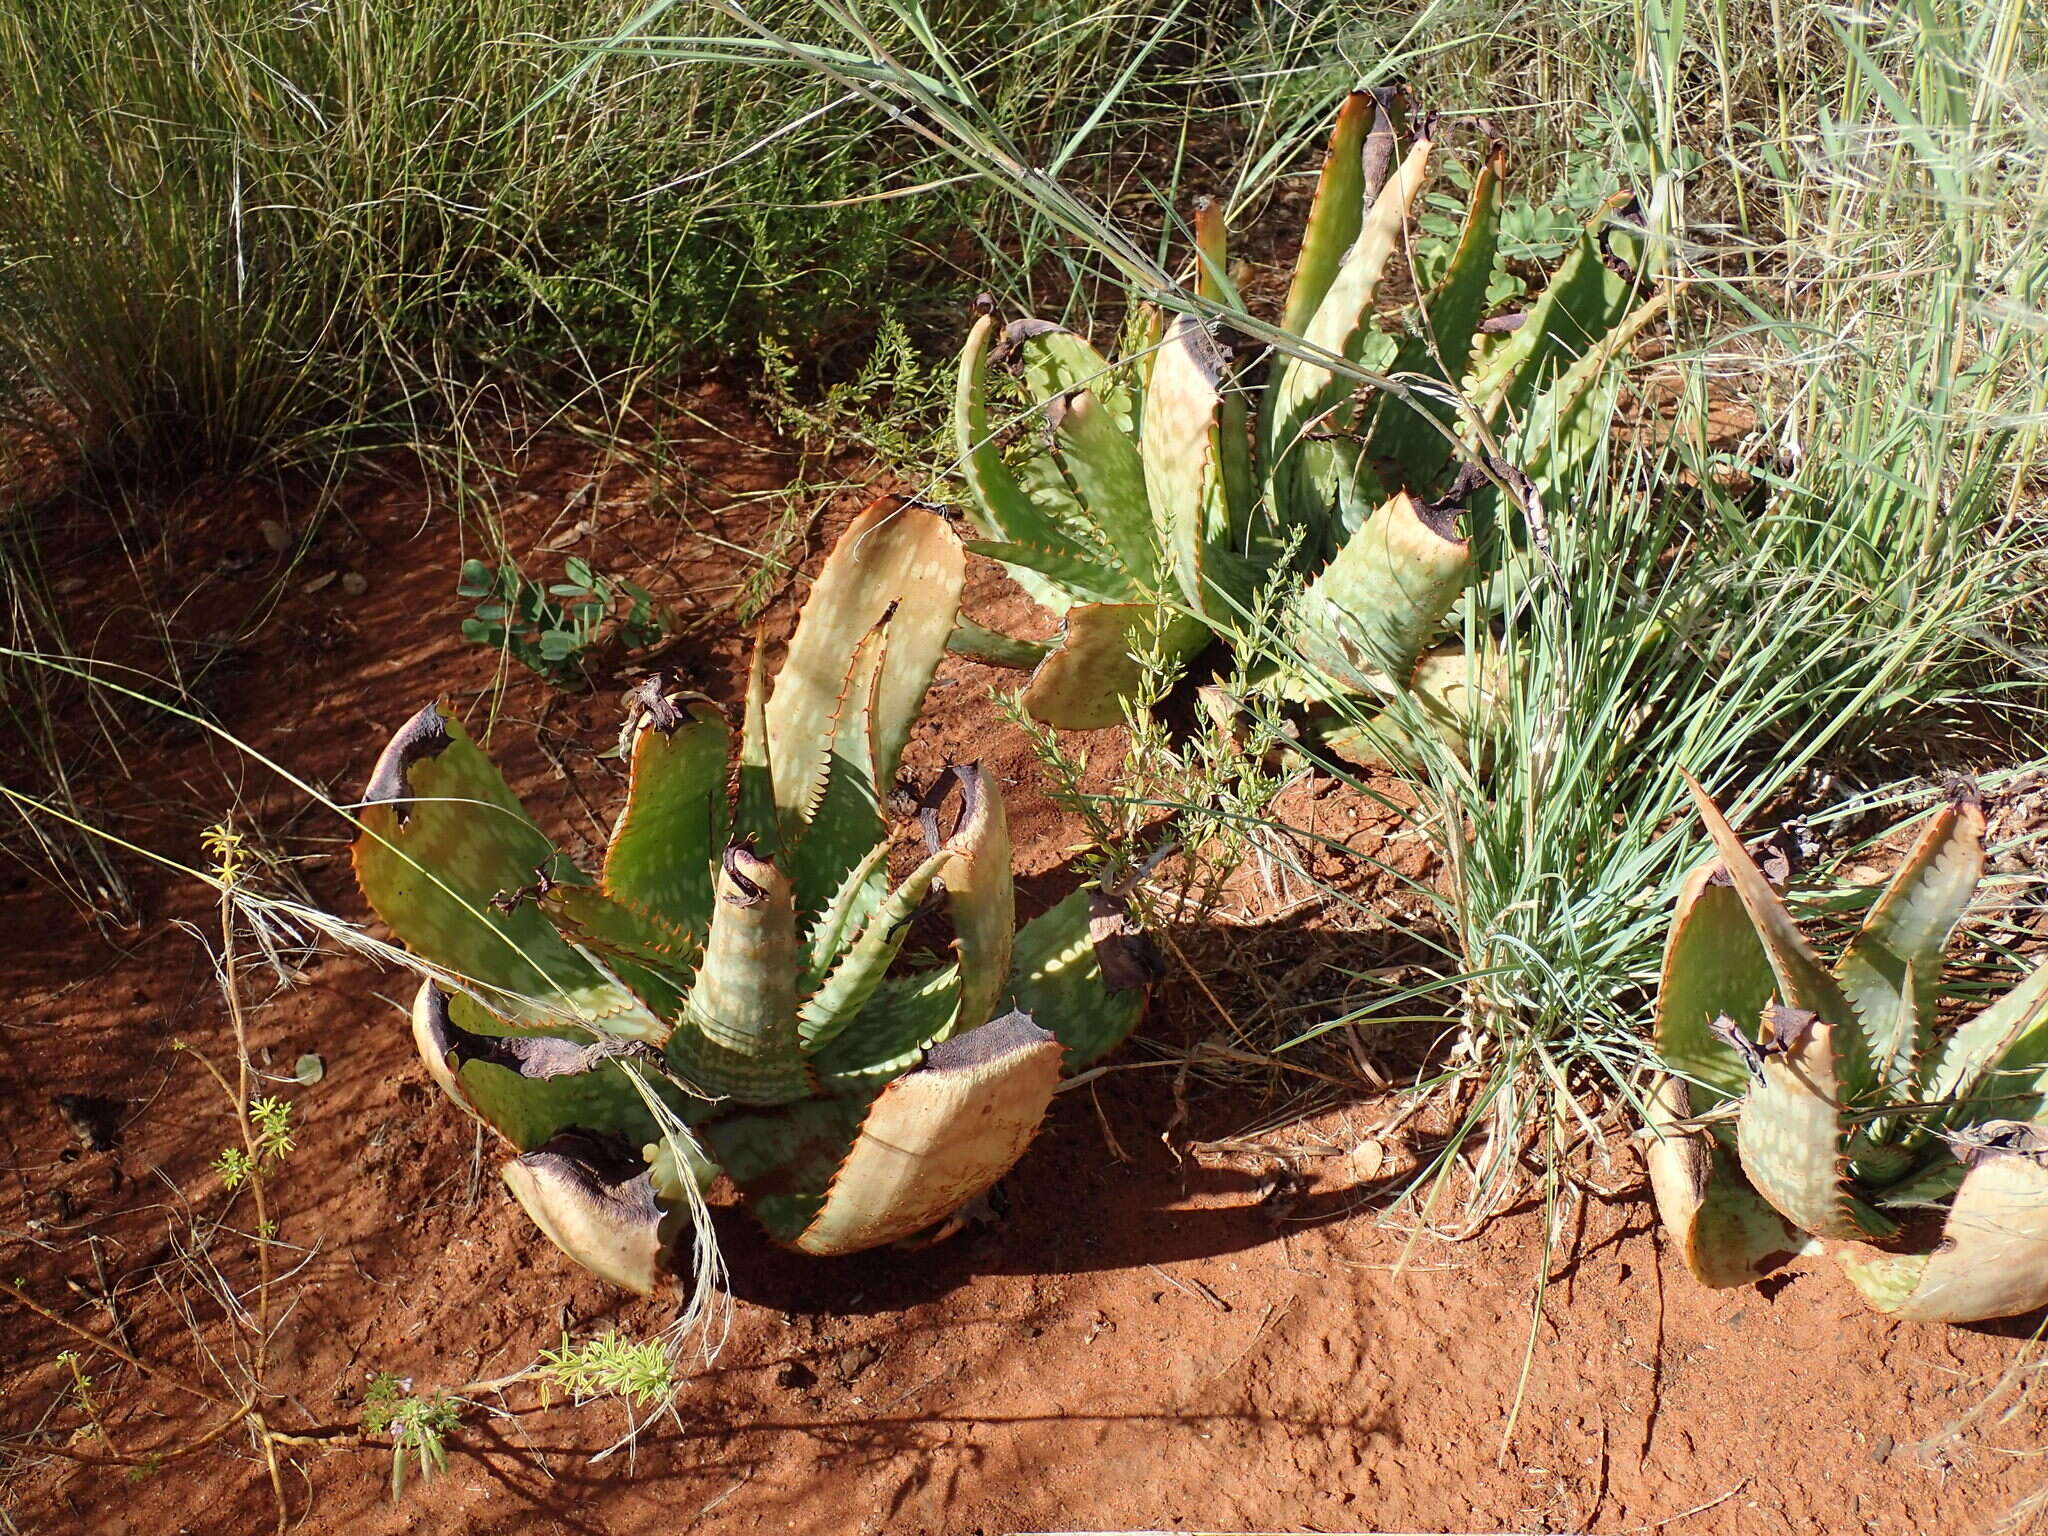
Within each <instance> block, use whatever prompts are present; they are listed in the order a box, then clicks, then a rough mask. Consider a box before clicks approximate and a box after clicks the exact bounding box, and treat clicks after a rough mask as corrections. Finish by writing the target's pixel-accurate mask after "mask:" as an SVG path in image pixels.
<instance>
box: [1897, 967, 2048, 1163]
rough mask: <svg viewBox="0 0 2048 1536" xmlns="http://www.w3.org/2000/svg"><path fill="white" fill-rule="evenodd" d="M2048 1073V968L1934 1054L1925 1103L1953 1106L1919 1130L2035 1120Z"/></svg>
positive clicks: (1927, 1075)
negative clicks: (1994, 1119)
mask: <svg viewBox="0 0 2048 1536" xmlns="http://www.w3.org/2000/svg"><path fill="white" fill-rule="evenodd" d="M2044 1068H2048V965H2043V966H2039V967H2036V968H2035V969H2034V970H2032V971H2030V972H2028V973H2027V975H2026V976H2025V977H2024V978H2022V979H2021V981H2020V983H2019V984H2018V985H2017V986H2015V987H2013V988H2012V989H2011V990H2010V991H2008V992H2006V993H2005V994H2004V995H2003V996H2001V997H2000V998H1999V999H1998V1000H1997V1001H1996V1002H1994V1003H1992V1004H1991V1006H1990V1007H1988V1008H1986V1009H1985V1010H1984V1011H1983V1012H1981V1013H1979V1014H1977V1015H1976V1016H1975V1017H1974V1018H1972V1019H1970V1020H1969V1021H1968V1022H1967V1023H1965V1024H1964V1025H1963V1026H1962V1027H1961V1028H1960V1029H1958V1030H1957V1031H1956V1032H1955V1033H1954V1034H1952V1035H1950V1036H1949V1037H1948V1038H1947V1039H1946V1040H1944V1041H1943V1042H1942V1043H1941V1044H1940V1045H1939V1046H1938V1047H1936V1048H1935V1050H1934V1051H1933V1052H1932V1054H1931V1056H1930V1059H1929V1061H1928V1064H1927V1067H1926V1069H1925V1079H1926V1091H1925V1093H1924V1095H1923V1096H1924V1097H1925V1098H1926V1099H1927V1100H1928V1101H1929V1102H1931V1103H1936V1104H1943V1105H1946V1106H1948V1107H1947V1108H1945V1109H1943V1110H1942V1111H1941V1112H1940V1113H1939V1114H1937V1115H1936V1116H1934V1117H1932V1118H1931V1119H1930V1120H1929V1121H1928V1122H1925V1123H1923V1124H1922V1125H1921V1126H1920V1127H1919V1129H1920V1130H1921V1131H1922V1133H1923V1134H1931V1133H1932V1131H1933V1130H1934V1129H1935V1128H1937V1127H1939V1126H1955V1125H1966V1124H1968V1123H1970V1122H1971V1121H1973V1120H1978V1119H1981V1118H1983V1117H1984V1116H1985V1115H1987V1114H1988V1115H1996V1116H1998V1117H2000V1118H2002V1119H2013V1120H2030V1119H2032V1118H2033V1117H2034V1116H2035V1115H2036V1114H2038V1113H2039V1112H2040V1108H2039V1107H2040V1103H2041V1098H2042V1094H2043V1093H2044V1091H2048V1081H2044V1072H2043V1069H2044Z"/></svg>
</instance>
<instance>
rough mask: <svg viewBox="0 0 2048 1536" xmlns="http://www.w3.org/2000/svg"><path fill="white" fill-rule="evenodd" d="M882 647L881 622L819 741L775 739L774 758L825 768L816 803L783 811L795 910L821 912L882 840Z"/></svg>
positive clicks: (851, 665)
mask: <svg viewBox="0 0 2048 1536" xmlns="http://www.w3.org/2000/svg"><path fill="white" fill-rule="evenodd" d="M888 648H889V625H888V621H886V620H885V621H884V622H883V623H881V624H878V625H877V626H876V627H875V628H874V629H872V630H870V631H868V633H867V635H866V637H865V638H863V639H862V641H861V642H860V644H859V645H858V646H857V647H856V648H855V649H854V652H853V656H852V659H851V660H850V661H849V662H848V663H847V664H846V677H845V680H844V681H843V682H842V683H841V684H840V691H839V696H838V699H837V700H836V702H835V703H834V705H833V712H832V717H831V719H830V721H829V722H828V723H827V724H826V727H825V731H824V734H823V735H822V736H821V737H820V738H819V739H817V740H815V741H810V742H805V743H803V744H802V745H801V746H799V745H798V744H797V743H794V742H790V743H787V744H785V743H784V742H783V741H782V739H781V738H778V739H777V742H776V746H775V754H776V757H777V759H778V760H779V759H781V758H783V757H784V756H796V757H802V756H806V755H814V756H816V757H818V758H819V759H820V760H821V761H822V762H823V764H824V772H823V774H822V776H820V777H819V778H817V779H816V780H814V781H813V783H814V785H815V788H814V790H813V793H814V794H815V796H816V798H815V799H814V800H813V801H811V802H809V803H806V804H803V805H800V806H786V807H784V808H783V810H782V821H783V846H784V847H785V848H788V849H790V850H791V853H790V865H791V876H792V879H793V880H794V882H795V888H796V903H797V908H798V910H799V911H802V912H816V911H822V910H824V908H825V907H826V906H827V905H828V904H829V903H830V901H831V900H832V898H833V897H834V896H836V895H837V894H838V892H839V891H840V889H841V888H842V887H843V886H844V884H845V880H846V873H847V871H848V870H849V869H851V868H853V867H854V866H856V865H858V864H859V863H860V862H861V861H863V860H864V859H865V858H866V857H867V856H868V852H869V851H870V850H872V849H873V847H874V845H875V844H876V843H878V842H882V841H884V840H885V839H886V838H887V836H888V824H887V820H886V818H885V817H884V815H883V811H882V801H883V798H884V796H885V795H886V793H887V784H886V781H885V780H883V779H881V778H879V777H878V776H877V772H876V764H875V748H874V731H873V719H874V712H875V700H876V696H877V693H878V690H879V688H880V685H881V677H882V668H883V666H884V665H885V663H886V660H887V656H888Z"/></svg>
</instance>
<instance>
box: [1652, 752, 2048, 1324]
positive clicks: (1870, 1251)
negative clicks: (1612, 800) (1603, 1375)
mask: <svg viewBox="0 0 2048 1536" xmlns="http://www.w3.org/2000/svg"><path fill="white" fill-rule="evenodd" d="M1692 788H1693V798H1694V800H1695V802H1696V803H1697V804H1698V806H1699V812H1700V815H1701V816H1702V817H1704V818H1705V820H1706V823H1707V830H1708V831H1709V832H1710V833H1711V834H1712V836H1713V840H1714V846H1715V848H1716V849H1717V850H1718V852H1719V857H1718V858H1717V859H1715V860H1713V861H1710V862H1709V863H1707V864H1705V865H1702V866H1701V867H1700V868H1699V869H1697V870H1695V871H1694V872H1693V874H1692V876H1691V877H1690V878H1689V879H1688V880H1687V881H1686V882H1685V885H1684V887H1683V888H1682V889H1681V890H1680V892H1679V897H1678V906H1677V910H1676V911H1675V912H1674V913H1673V915H1672V919H1671V934H1670V938H1669V940H1668V942H1667V944H1666V947H1665V951H1664V973H1663V983H1662V987H1661V989H1660V991H1659V994H1658V998H1657V1037H1656V1038H1657V1050H1658V1053H1659V1054H1660V1055H1661V1056H1662V1057H1663V1059H1664V1063H1665V1065H1666V1066H1667V1067H1669V1068H1670V1069H1671V1072H1672V1073H1673V1074H1674V1075H1672V1076H1670V1077H1667V1078H1665V1079H1664V1080H1663V1081H1662V1082H1661V1083H1660V1084H1659V1086H1658V1088H1657V1089H1656V1091H1655V1092H1654V1093H1653V1094H1652V1095H1651V1097H1650V1099H1649V1110H1650V1129H1649V1132H1648V1135H1649V1136H1650V1138H1651V1140H1650V1142H1649V1158H1650V1167H1651V1171H1652V1174H1653V1176H1654V1183H1655V1187H1656V1191H1657V1203H1658V1208H1659V1210H1660V1211H1661V1213H1662V1214H1663V1217H1664V1222H1665V1225H1666V1226H1667V1227H1668V1228H1669V1229H1670V1231H1671V1234H1672V1237H1673V1239H1674V1240H1675V1241H1676V1243H1677V1245H1678V1249H1679V1252H1680V1254H1681V1255H1682V1256H1683V1257H1684V1259H1685V1263H1686V1266H1687V1268H1689V1269H1690V1270H1691V1271H1692V1273H1693V1275H1694V1276H1695V1277H1696V1278H1697V1279H1699V1280H1702V1281H1704V1282H1705V1283H1707V1284H1708V1285H1740V1284H1744V1283H1746V1282H1748V1281H1751V1280H1754V1279H1757V1278H1758V1277H1759V1276H1761V1275H1764V1274H1767V1273H1768V1272H1769V1271H1770V1270H1771V1269H1772V1268H1774V1267H1776V1265H1777V1264H1778V1263H1780V1262H1781V1261H1782V1260H1784V1259H1785V1258H1786V1257H1788V1256H1789V1255H1790V1253H1791V1252H1792V1251H1794V1250H1796V1249H1797V1248H1799V1247H1800V1246H1801V1245H1803V1244H1805V1243H1806V1242H1807V1241H1808V1240H1809V1238H1810V1239H1811V1240H1812V1241H1813V1242H1814V1243H1816V1244H1818V1245H1822V1246H1825V1247H1826V1248H1827V1249H1828V1251H1830V1252H1831V1253H1833V1254H1834V1256H1835V1257H1836V1258H1837V1259H1838V1260H1840V1262H1841V1264H1842V1267H1843V1269H1844V1270H1846V1271H1847V1273H1848V1275H1849V1278H1850V1279H1851V1280H1853V1281H1854V1282H1855V1283H1856V1286H1857V1288H1858V1289H1859V1290H1861V1291H1862V1293H1863V1295H1864V1298H1865V1299H1866V1300H1867V1301H1869V1303H1870V1304H1871V1305H1872V1306H1873V1307H1875V1308H1876V1309H1877V1310H1878V1311H1880V1312H1888V1313H1891V1314H1893V1315H1895V1316H1898V1317H1902V1318H1909V1319H1915V1320H1919V1321H1933V1322H1949V1323H1967V1322H1976V1321H1978V1320H1979V1319H1982V1318H1987V1317H2008V1316H2011V1315H2013V1314H2015V1313H2019V1312H2030V1311H2032V1310H2034V1309H2035V1308H2036V1307H2039V1306H2042V1305H2044V1304H2048V1121H2043V1120H2042V1119H2041V1118H2040V1116H2041V1112H2042V1107H2043V1104H2044V1102H2048V965H2044V966H2040V967H2037V968H2036V969H2035V970H2034V971H2032V972H2031V973H2030V974H2029V975H2027V976H2026V977H2025V978H2024V979H2022V980H2021V981H2019V982H2018V983H2017V984H2016V985H2014V986H2013V987H2011V988H2010V989H2009V990H2007V991H2006V992H2005V993H2004V994H2003V995H2001V996H1999V997H1998V998H1996V999H1994V1000H1993V1001H1992V1002H1991V1003H1990V1004H1989V1006H1987V1007H1985V1008H1983V1009H1982V1010H1980V1011H1979V1012H1977V1013H1976V1014H1975V1015H1974V1016H1972V1017H1970V1018H1968V1019H1966V1020H1965V1021H1963V1022H1962V1023H1960V1024H1957V1025H1955V1026H1954V1027H1952V1028H1951V1027H1948V1025H1947V1016H1948V1014H1949V1012H1950V1011H1951V1009H1952V1007H1953V1003H1954V999H1953V998H1951V997H1950V995H1949V993H1948V991H1947V989H1946V988H1945V986H1944V985H1943V969H1944V951H1945V950H1946V949H1947V947H1948V941H1949V935H1950V934H1951V933H1952V932H1953V931H1954V929H1955V927H1956V924H1957V923H1958V922H1960V921H1961V920H1962V918H1963V916H1964V914H1965V913H1966V912H1967V910H1968V908H1969V904H1970V898H1971V896H1972V895H1973V894H1974V893H1975V892H1976V889H1977V882H1978V881H1979V880H1980V879H1981V878H1982V876H1983V873H1984V810H1983V806H1982V805H1981V803H1980V802H1979V800H1978V798H1977V794H1976V790H1975V787H1974V786H1972V785H1968V784H1964V785H1961V786H1958V787H1957V788H1956V789H1955V790H1954V791H1953V793H1952V798H1951V799H1950V802H1949V803H1948V804H1947V805H1945V806H1943V807H1942V808H1941V809H1940V810H1939V811H1938V812H1937V813H1936V814H1935V816H1934V817H1933V818H1932V820H1930V821H1929V823H1928V825H1927V827H1926V829H1925V830H1924V831H1923V832H1922V833H1921V834H1920V837H1919V839H1918V840H1917V841H1916V842H1915V843H1914V844H1913V846H1912V848H1911V849H1910V850H1908V851H1907V853H1906V855H1905V857H1904V858H1903V859H1901V860H1900V862H1899V867H1898V869H1897V870H1896V871H1895V872H1894V874H1893V875H1892V878H1891V880H1890V882H1889V883H1888V884H1887V885H1886V886H1885V888H1884V890H1883V891H1882V892H1881V893H1880V894H1879V895H1878V896H1877V899H1876V900H1875V901H1874V902H1872V903H1871V905H1870V908H1869V911H1868V913H1867V915H1866V916H1865V917H1864V919H1863V923H1862V925H1861V927H1860V928H1859V929H1858V931H1857V933H1856V935H1855V937H1854V938H1852V939H1851V940H1850V941H1849V943H1848V945H1847V947H1846V948H1844V949H1843V951H1842V953H1841V956H1840V957H1839V958H1838V959H1837V960H1836V962H1835V964H1834V965H1833V966H1831V967H1830V966H1827V965H1825V964H1824V963H1823V962H1822V960H1821V959H1820V957H1819V956H1818V955H1817V954H1816V953H1815V952H1814V950H1813V949H1812V947H1811V946H1810V945H1809V944H1808V943H1807V941H1806V939H1805V937H1804V936H1803V935H1802V934H1801V932H1800V930H1799V928H1798V926H1797V925H1796V924H1795V923H1794V921H1793V919H1792V915H1791V913H1790V912H1789V911H1788V910H1787V909H1786V906H1785V904H1784V901H1783V900H1782V899H1781V898H1780V897H1779V895H1778V893H1777V891H1776V889H1775V888H1774V887H1773V886H1772V884H1771V882H1770V880H1769V879H1768V878H1767V877H1766V876H1765V874H1764V872H1763V870H1762V869H1760V868H1759V867H1758V866H1757V863H1756V861H1755V860H1754V859H1753V858H1751V857H1750V854H1749V851H1748V849H1746V848H1745V847H1744V846H1743V844H1742V841H1741V839H1740V838H1738V837H1737V836H1736V835H1735V832H1734V830H1733V829H1732V828H1731V827H1730V826H1729V825H1728V823H1727V821H1726V819H1725V818H1724V817H1723V816H1722V815H1721V812H1720V810H1719V809H1718V808H1717V807H1716V806H1715V805H1714V803H1713V802H1712V801H1711V800H1709V799H1708V798H1707V797H1706V795H1705V794H1704V793H1703V792H1701V791H1700V789H1699V788H1698V786H1697V785H1694V786H1692Z"/></svg>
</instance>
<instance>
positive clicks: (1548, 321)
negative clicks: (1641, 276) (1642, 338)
mask: <svg viewBox="0 0 2048 1536" xmlns="http://www.w3.org/2000/svg"><path fill="white" fill-rule="evenodd" d="M1635 291H1636V285H1635V283H1634V282H1633V281H1632V280H1631V279H1629V278H1626V277H1623V276H1621V275H1619V274H1618V273H1615V272H1613V271H1611V270H1610V269H1609V268H1608V266H1607V263H1606V261H1605V260H1604V259H1603V258H1602V255H1601V252H1600V244H1599V240H1598V237H1597V236H1596V235H1595V234H1593V233H1592V232H1591V231H1587V232H1585V233H1582V234H1581V235H1580V236H1579V238H1578V240H1577V242H1576V243H1575V244H1574V245H1573V246H1572V249H1571V253H1570V254H1569V255H1567V256H1566V257H1565V259H1564V262H1563V264H1562V265H1561V266H1559V267H1558V269H1557V271H1556V273H1554V274H1553V275H1552V277H1551V279H1550V282H1549V284H1548V285H1547V286H1546V287H1545V288H1544V290H1543V293H1542V295H1541V296H1540V297H1539V298H1538V299H1537V300H1536V302H1535V303H1534V304H1532V305H1531V306H1530V307H1529V310H1528V312H1527V314H1526V315H1524V316H1523V319H1522V323H1521V324H1520V325H1519V326H1517V327H1516V328H1515V329H1514V330H1513V331H1511V332H1510V333H1509V334H1508V335H1507V337H1506V338H1505V339H1503V340H1502V342H1501V343H1500V345H1499V346H1498V347H1496V348H1495V349H1494V350H1493V351H1492V352H1491V353H1489V354H1488V355H1487V357H1486V358H1485V360H1484V361H1483V362H1482V363H1481V364H1480V365H1479V367H1478V369H1477V370H1476V371H1475V374H1474V377H1473V381H1472V385H1471V391H1470V393H1471V398H1472V399H1474V400H1476V401H1478V402H1479V403H1480V406H1481V408H1482V411H1483V413H1484V414H1485V416H1486V418H1487V420H1489V421H1491V422H1495V423H1499V422H1501V421H1503V420H1505V421H1507V422H1509V423H1515V422H1519V421H1521V420H1522V419H1523V418H1524V417H1525V416H1526V415H1527V414H1528V412H1529V406H1530V403H1531V402H1532V401H1533V400H1535V398H1536V395H1537V393H1538V391H1539V390H1542V389H1547V388H1548V387H1549V386H1550V385H1551V383H1552V382H1553V381H1554V380H1555V379H1556V378H1557V377H1558V375H1560V374H1561V373H1563V372H1564V371H1565V370H1567V369H1569V368H1570V367H1571V365H1572V364H1573V363H1574V362H1576V361H1577V360H1578V359H1580V358H1581V357H1584V356H1585V355H1586V354H1587V353H1588V352H1589V351H1591V350H1592V349H1593V348H1594V347H1595V346H1597V345H1598V344H1599V341H1600V339H1601V338H1602V337H1603V336H1605V335H1607V334H1608V332H1610V331H1612V330H1613V329H1614V328H1615V326H1617V325H1618V324H1620V323H1621V319H1622V317H1623V316H1624V315H1626V314H1627V313H1628V310H1629V304H1630V301H1631V299H1632V298H1633V297H1634V295H1635Z"/></svg>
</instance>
